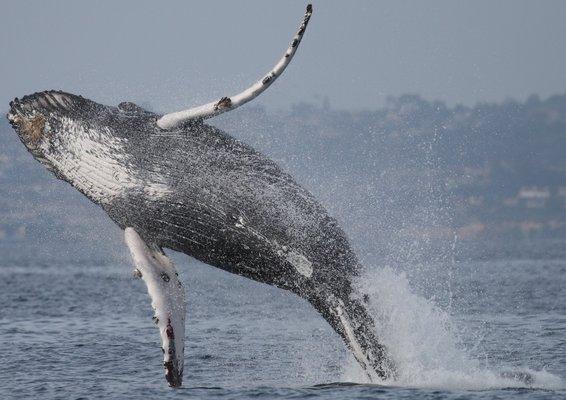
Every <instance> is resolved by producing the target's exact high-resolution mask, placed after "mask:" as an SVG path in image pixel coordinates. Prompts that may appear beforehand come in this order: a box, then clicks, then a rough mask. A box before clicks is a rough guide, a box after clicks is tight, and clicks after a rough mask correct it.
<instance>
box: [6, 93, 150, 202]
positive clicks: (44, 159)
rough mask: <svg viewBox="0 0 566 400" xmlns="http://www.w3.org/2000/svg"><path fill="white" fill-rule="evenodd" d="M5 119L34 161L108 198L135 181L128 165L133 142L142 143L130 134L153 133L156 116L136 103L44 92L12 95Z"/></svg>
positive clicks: (97, 196)
mask: <svg viewBox="0 0 566 400" xmlns="http://www.w3.org/2000/svg"><path fill="white" fill-rule="evenodd" d="M7 118H8V120H9V121H10V123H11V124H12V126H13V128H14V130H15V131H16V132H17V133H18V136H19V137H20V140H21V141H22V143H23V144H24V145H25V146H26V148H27V149H28V150H29V152H30V153H31V154H32V155H33V156H34V157H35V159H36V160H38V161H39V162H41V163H42V164H43V165H44V166H45V167H46V168H47V169H48V170H49V171H51V172H53V173H54V174H55V176H57V177H58V178H60V179H62V180H64V181H67V182H69V183H71V184H72V185H73V186H75V187H76V188H77V189H79V190H80V191H81V192H83V193H84V194H85V195H87V196H88V197H89V198H91V199H92V200H94V201H95V202H97V203H105V202H110V201H111V200H112V199H113V198H115V197H117V196H119V195H121V194H123V193H124V191H125V190H126V188H128V187H130V186H132V185H133V186H135V184H136V185H137V183H138V181H137V180H135V179H134V177H133V175H132V173H131V172H130V171H129V170H128V167H127V166H128V165H129V161H130V159H129V157H131V151H135V149H133V150H132V146H135V145H134V144H133V142H135V143H137V144H139V143H141V142H140V141H139V140H138V141H134V140H130V138H131V136H132V135H135V136H137V137H140V136H141V135H142V134H147V133H148V132H151V131H152V130H153V129H154V128H156V123H155V121H156V118H157V117H156V116H155V115H154V114H153V113H150V112H147V111H144V110H143V109H141V108H139V107H137V106H135V105H134V104H132V103H122V104H120V105H119V106H118V107H111V106H105V105H102V104H99V103H97V102H94V101H92V100H88V99H85V98H83V97H81V96H76V95H73V94H69V93H64V92H59V91H46V92H40V93H35V94H32V95H28V96H24V97H22V98H21V99H14V101H12V102H11V103H10V111H9V112H8V114H7ZM129 136H130V137H129Z"/></svg>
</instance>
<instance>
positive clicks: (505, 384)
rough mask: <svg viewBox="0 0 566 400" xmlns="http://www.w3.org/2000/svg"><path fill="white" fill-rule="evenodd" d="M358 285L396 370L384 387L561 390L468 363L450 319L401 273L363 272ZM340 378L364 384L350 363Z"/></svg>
mask: <svg viewBox="0 0 566 400" xmlns="http://www.w3.org/2000/svg"><path fill="white" fill-rule="evenodd" d="M360 281H361V282H360V283H359V286H360V289H361V290H362V291H363V292H364V293H367V294H368V295H369V296H370V310H371V312H372V314H373V316H374V318H375V320H376V324H377V327H376V329H377V331H378V334H379V337H381V338H382V341H383V343H384V344H385V345H386V346H387V348H388V349H389V351H390V353H391V356H392V357H393V359H394V360H395V362H396V364H397V367H398V376H397V377H396V379H395V380H394V381H388V382H384V383H385V384H387V385H395V386H399V385H400V386H407V387H421V388H443V389H464V390H487V389H496V388H511V387H515V388H519V387H529V388H541V389H550V390H554V389H563V388H565V387H566V385H565V383H564V382H563V381H562V380H561V379H560V377H558V376H556V375H553V374H551V373H549V372H546V371H534V370H531V369H524V370H522V371H518V370H509V369H507V370H504V369H503V368H497V367H494V366H487V365H485V363H482V362H480V361H479V360H478V359H476V358H474V357H473V356H472V354H470V353H471V352H470V351H469V350H468V349H466V348H465V346H464V345H463V343H462V341H461V340H460V330H459V329H458V327H457V326H456V325H455V323H454V321H453V319H452V318H451V316H450V314H449V313H448V312H446V311H444V310H442V309H441V308H440V307H438V306H437V305H436V304H435V303H434V302H432V301H430V300H428V299H426V298H424V297H422V296H419V295H417V294H415V293H413V291H412V290H411V287H410V284H409V280H408V279H407V277H406V275H405V274H404V273H397V272H395V271H394V270H393V269H392V268H390V267H385V268H382V269H376V270H374V271H371V272H369V273H368V274H366V275H365V276H364V277H363V279H361V280H360ZM342 379H343V380H345V381H348V382H358V383H368V382H367V378H366V376H365V374H364V373H363V371H362V370H361V369H360V368H359V367H358V366H357V364H356V363H355V362H354V361H353V360H351V361H350V362H349V363H348V365H347V366H346V367H345V369H344V371H343V377H342Z"/></svg>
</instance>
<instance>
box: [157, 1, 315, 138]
mask: <svg viewBox="0 0 566 400" xmlns="http://www.w3.org/2000/svg"><path fill="white" fill-rule="evenodd" d="M311 15H312V5H310V4H309V5H308V6H307V11H306V13H305V16H304V18H303V20H302V21H301V25H300V26H299V30H298V31H297V33H296V34H295V36H294V37H293V40H292V41H291V44H290V45H289V48H287V51H285V54H283V57H281V59H280V60H279V62H278V63H277V64H275V67H273V69H272V70H271V71H269V72H268V73H267V75H264V76H263V77H262V78H261V79H260V80H259V81H257V82H256V83H254V84H253V85H252V86H250V87H249V88H248V89H246V90H244V91H243V92H241V93H238V94H236V95H234V96H231V97H223V98H221V99H220V100H216V101H213V102H211V103H208V104H205V105H203V106H198V107H194V108H189V109H188V110H183V111H177V112H174V113H170V114H165V115H164V116H162V117H161V118H159V120H157V125H158V126H159V127H160V128H161V129H172V128H175V127H176V126H178V125H180V124H183V123H185V122H187V121H190V120H202V119H206V118H211V117H214V116H216V115H218V114H222V113H223V112H226V111H230V110H233V109H235V108H238V107H240V106H241V105H243V104H245V103H247V102H248V101H250V100H252V99H255V98H256V97H257V96H259V95H260V94H261V93H263V91H265V90H266V89H267V88H268V87H269V86H270V85H271V84H272V83H273V82H274V81H275V79H277V78H278V77H279V76H280V75H281V74H282V73H283V71H285V68H287V65H289V63H290V62H291V60H292V59H293V56H294V55H295V52H296V51H297V48H298V47H299V44H300V43H301V40H302V39H303V34H304V33H305V30H306V28H307V25H308V23H309V20H310V18H311Z"/></svg>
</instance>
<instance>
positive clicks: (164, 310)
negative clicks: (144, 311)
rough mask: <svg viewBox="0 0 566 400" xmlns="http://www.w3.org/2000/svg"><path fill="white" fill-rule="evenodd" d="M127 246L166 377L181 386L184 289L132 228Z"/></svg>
mask: <svg viewBox="0 0 566 400" xmlns="http://www.w3.org/2000/svg"><path fill="white" fill-rule="evenodd" d="M125 238H126V244H127V245H128V247H129V248H130V252H131V254H132V258H133V259H134V264H135V267H136V269H135V271H134V273H135V275H137V276H138V277H141V278H142V279H143V281H144V282H145V284H146V285H147V291H148V293H149V296H150V297H151V306H152V308H153V310H154V316H153V319H154V322H155V324H156V325H157V327H158V328H159V334H160V336H161V343H162V346H163V347H162V350H163V361H164V362H163V365H164V366H165V378H166V379H167V382H168V383H169V385H170V386H172V387H178V386H181V383H182V380H183V362H184V350H185V311H186V305H185V289H184V288H183V285H182V284H181V281H180V280H179V277H178V274H177V271H175V267H174V265H173V263H172V262H171V261H170V260H169V259H168V258H167V256H166V255H165V254H164V253H163V251H161V249H159V248H158V247H157V246H155V247H153V246H148V245H147V244H146V243H145V242H144V241H143V240H142V238H141V237H140V236H139V235H138V233H137V232H136V231H135V230H134V229H133V228H126V230H125Z"/></svg>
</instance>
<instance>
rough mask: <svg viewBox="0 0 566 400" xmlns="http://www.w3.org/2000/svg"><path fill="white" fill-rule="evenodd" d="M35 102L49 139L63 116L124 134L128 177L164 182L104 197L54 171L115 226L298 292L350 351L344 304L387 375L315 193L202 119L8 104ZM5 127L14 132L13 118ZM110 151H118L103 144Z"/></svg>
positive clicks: (75, 105) (338, 236) (337, 237)
mask: <svg viewBox="0 0 566 400" xmlns="http://www.w3.org/2000/svg"><path fill="white" fill-rule="evenodd" d="M55 93H56V94H58V95H59V97H58V98H59V99H61V98H62V99H63V100H64V101H62V102H61V103H62V104H63V103H64V107H63V106H61V107H60V106H59V105H58V103H57V101H55V102H54V101H42V99H43V98H45V97H46V96H47V97H49V96H50V94H55ZM51 97H52V96H51ZM51 97H49V99H50V100H52V98H51ZM53 103H55V104H53ZM32 108H33V110H34V112H35V113H40V114H41V115H43V116H44V117H45V118H46V119H47V121H48V122H49V125H50V127H51V130H52V131H54V132H55V133H51V136H53V135H55V136H57V134H58V133H57V132H58V131H57V130H58V129H62V127H61V123H60V118H61V117H63V116H65V117H68V118H70V119H72V120H73V121H74V123H75V124H77V125H80V126H83V127H86V128H89V129H91V130H92V131H94V132H101V131H105V132H106V133H107V134H110V135H113V136H114V137H116V138H120V139H126V140H125V141H124V142H125V143H126V145H125V148H123V149H121V150H120V151H121V152H123V153H124V154H127V160H126V161H125V162H126V164H127V168H128V170H129V171H131V174H132V175H133V176H135V177H136V179H138V180H142V181H144V182H146V181H147V182H151V181H152V179H154V177H155V176H159V177H160V180H161V182H162V183H163V185H164V186H165V187H167V188H168V190H167V193H166V194H164V195H162V196H154V195H152V194H151V193H149V194H148V192H147V191H144V190H139V189H131V190H128V191H126V192H125V194H124V195H123V196H121V197H118V198H116V199H114V200H113V201H111V202H109V203H106V204H102V203H100V202H98V201H97V200H96V199H94V198H93V197H92V196H91V193H89V191H88V190H85V189H84V188H82V189H81V188H79V187H77V185H76V183H75V182H73V180H72V179H69V178H68V177H67V176H65V175H64V174H62V173H61V171H58V170H56V169H55V170H54V171H53V172H54V173H55V175H56V176H57V177H58V178H60V179H63V180H65V181H67V182H69V183H70V184H71V185H73V186H75V187H77V188H78V189H79V190H80V191H81V192H82V193H83V194H85V195H86V196H87V197H89V198H90V199H91V200H93V201H94V202H95V203H97V204H99V205H101V206H102V207H103V208H104V210H105V211H106V212H107V214H108V215H109V216H110V218H111V219H112V220H113V221H114V222H116V223H117V224H118V225H119V226H120V227H121V228H122V229H125V228H126V227H132V228H134V229H135V230H136V231H137V232H138V233H139V234H140V236H142V238H143V239H144V240H145V241H146V242H147V243H148V244H150V245H154V246H157V247H159V248H169V249H172V250H176V251H179V252H182V253H185V254H188V255H190V256H192V257H194V258H196V259H198V260H200V261H202V262H204V263H206V264H209V265H212V266H215V267H218V268H221V269H223V270H225V271H228V272H231V273H234V274H238V275H241V276H245V277H247V278H249V279H253V280H255V281H259V282H263V283H266V284H269V285H274V286H277V287H279V288H282V289H286V290H290V291H292V292H293V293H296V294H297V295H299V296H300V297H302V298H305V299H306V300H308V301H309V302H310V303H311V304H312V305H313V306H314V307H315V309H316V310H318V311H319V312H320V313H321V314H322V316H323V317H324V318H325V319H326V320H327V321H328V322H329V323H330V325H331V326H332V327H333V328H334V329H335V330H336V332H338V333H339V334H340V336H341V337H342V338H343V339H344V340H345V342H346V344H347V345H348V346H349V347H350V348H352V343H351V342H350V340H349V339H348V333H347V332H346V331H345V328H344V325H343V324H342V323H341V321H340V317H339V316H338V315H337V313H336V307H337V306H339V305H340V304H342V305H343V309H344V310H345V313H346V314H347V316H348V318H349V321H350V322H351V327H352V329H353V332H354V336H355V338H356V340H357V342H358V343H359V345H360V347H361V348H362V349H363V351H364V353H365V355H366V356H367V358H368V361H369V363H370V364H371V365H368V366H366V367H369V368H371V369H372V370H374V371H375V372H376V373H377V375H378V376H381V377H388V376H390V375H391V374H392V370H393V369H392V365H391V362H390V360H389V357H387V355H386V352H385V349H384V348H383V346H382V345H381V344H380V343H379V342H378V340H377V338H376V336H375V333H374V323H373V320H372V318H371V317H370V315H369V313H368V312H367V311H366V305H365V302H367V297H365V296H363V295H362V294H361V293H358V292H357V291H356V290H355V289H354V287H353V284H352V279H354V278H355V277H356V276H358V275H359V273H360V270H361V265H360V263H359V262H358V259H357V257H356V255H355V254H354V252H353V251H352V249H351V247H350V245H349V243H348V240H347V238H346V236H345V234H344V232H343V231H342V229H341V228H340V227H339V226H338V224H337V223H336V221H335V220H334V219H333V218H332V217H331V216H329V215H328V213H327V212H326V211H325V209H324V208H323V207H322V206H321V205H320V204H319V203H318V202H317V201H316V200H315V199H314V197H313V196H312V195H311V194H310V193H309V192H308V191H306V190H305V189H303V188H302V187H301V186H300V185H298V184H297V183H296V182H295V181H294V180H293V179H292V178H291V176H289V175H288V174H287V173H285V172H283V171H282V170H281V169H280V168H279V167H278V166H277V165H276V164H275V163H274V162H273V161H271V160H270V159H268V158H267V157H265V156H263V155H262V154H260V153H259V152H257V151H255V150H254V149H252V148H251V147H249V146H247V145H246V144H244V143H242V142H240V141H238V140H236V139H234V138H232V137H231V136H229V135H228V134H226V133H224V132H222V131H221V130H219V129H217V128H214V127H212V126H210V125H206V124H204V123H203V122H202V121H193V122H191V123H189V124H186V125H184V126H182V127H180V128H177V129H175V130H169V131H166V130H162V129H160V128H159V127H158V126H157V125H156V121H157V119H158V118H159V117H160V115H157V114H154V113H151V112H148V111H145V110H143V109H141V108H140V107H138V106H136V105H134V104H132V103H122V104H120V105H119V106H118V107H109V106H104V105H101V104H98V103H95V102H93V101H91V100H87V99H85V98H82V97H80V96H76V95H72V94H68V93H64V92H53V91H51V92H41V93H36V94H33V95H30V96H25V97H24V98H22V99H21V100H17V99H16V100H15V101H14V102H12V103H11V112H12V113H18V112H19V113H20V114H21V115H25V112H26V110H28V109H32ZM11 122H12V121H11ZM12 125H13V126H14V128H15V129H16V131H18V133H20V129H19V128H20V127H19V126H18V124H15V123H13V122H12ZM20 138H21V139H22V141H23V142H24V144H26V146H27V147H28V149H29V150H30V151H31V152H32V153H33V154H34V156H36V158H38V159H39V160H40V161H41V159H42V155H41V154H37V153H38V150H36V149H33V148H32V146H29V144H28V143H27V141H28V140H27V139H26V137H25V135H24V134H22V133H20ZM50 140H52V139H50ZM98 140H100V139H99V138H98ZM108 151H109V152H111V151H116V150H115V149H114V148H112V147H109V148H108ZM42 162H43V163H44V164H48V163H46V162H45V160H43V161H42ZM47 166H48V167H49V168H51V169H53V168H52V166H49V165H47ZM297 254H300V255H302V256H304V257H305V258H306V259H308V260H309V262H310V263H311V267H312V275H311V276H310V277H308V274H307V275H305V274H304V273H300V271H299V270H298V269H297V268H296V266H295V265H294V264H293V263H292V261H289V258H290V259H291V260H295V264H297V261H296V257H295V258H293V257H294V256H296V255H297Z"/></svg>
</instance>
